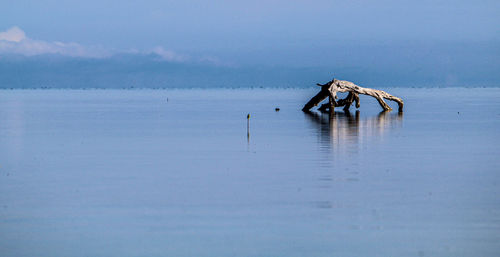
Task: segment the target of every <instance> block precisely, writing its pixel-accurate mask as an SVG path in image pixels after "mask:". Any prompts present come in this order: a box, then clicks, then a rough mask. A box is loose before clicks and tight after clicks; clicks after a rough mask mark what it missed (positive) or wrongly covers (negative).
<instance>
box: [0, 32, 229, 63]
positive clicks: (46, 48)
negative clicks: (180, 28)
mask: <svg viewBox="0 0 500 257" xmlns="http://www.w3.org/2000/svg"><path fill="white" fill-rule="evenodd" d="M1 54H20V55H24V56H35V55H42V54H57V55H62V56H68V57H82V58H106V57H111V56H113V55H115V54H136V55H147V54H155V55H157V56H158V57H159V60H161V61H167V62H176V63H205V64H209V65H215V66H228V65H229V64H228V63H225V62H223V61H221V60H219V59H218V58H216V57H212V56H202V57H193V56H188V55H185V54H179V53H177V52H175V51H172V50H169V49H165V48H163V47H161V46H157V47H155V48H153V49H151V50H144V51H138V50H131V51H130V50H129V51H117V50H114V49H107V48H104V47H98V46H84V45H81V44H78V43H74V42H69V43H67V42H59V41H52V42H49V41H44V40H38V39H32V38H29V37H27V36H26V33H25V32H24V31H23V30H22V29H20V28H19V27H12V28H9V29H7V30H6V31H2V32H0V55H1Z"/></svg>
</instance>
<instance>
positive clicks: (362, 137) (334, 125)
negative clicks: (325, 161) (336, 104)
mask: <svg viewBox="0 0 500 257" xmlns="http://www.w3.org/2000/svg"><path fill="white" fill-rule="evenodd" d="M305 115H306V117H307V119H308V120H309V121H310V124H312V125H313V128H315V130H314V132H313V133H314V134H317V135H318V137H319V140H320V147H321V148H326V149H333V150H335V151H336V152H337V151H341V150H342V149H344V150H349V151H353V150H354V151H356V150H357V147H353V146H359V145H360V144H362V143H364V142H366V141H368V140H378V139H382V138H383V135H384V134H385V133H387V132H388V131H390V130H391V129H393V128H397V127H400V126H401V124H402V121H403V113H390V112H387V111H383V112H380V113H379V114H378V115H376V116H372V117H363V118H361V117H360V116H361V115H360V112H359V111H356V113H354V114H352V113H351V112H349V111H346V112H334V113H316V112H305ZM345 146H349V148H347V147H345Z"/></svg>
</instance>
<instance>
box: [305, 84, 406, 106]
mask: <svg viewBox="0 0 500 257" xmlns="http://www.w3.org/2000/svg"><path fill="white" fill-rule="evenodd" d="M317 85H318V86H320V87H321V90H320V91H319V93H318V94H316V95H315V96H314V97H313V98H311V100H309V102H307V103H306V104H305V105H304V108H302V110H303V111H309V110H310V109H311V108H313V107H314V106H317V105H318V104H319V103H321V101H323V100H324V99H325V98H327V97H328V99H329V103H326V104H323V105H321V107H320V108H319V110H322V111H326V110H327V109H329V110H330V111H331V112H332V111H333V109H334V108H335V107H342V106H343V107H344V110H349V107H350V106H351V104H352V103H353V102H355V103H356V108H359V106H360V104H359V94H362V95H369V96H372V97H375V99H377V101H378V103H379V104H380V106H381V107H382V108H383V109H384V111H390V110H392V108H391V107H390V106H389V105H388V104H387V103H386V102H385V101H384V98H385V99H387V100H391V101H395V102H397V103H398V106H399V108H398V109H399V111H400V112H402V111H403V105H404V103H403V100H402V99H401V98H398V97H395V96H393V95H390V94H388V93H386V92H384V91H382V90H377V89H371V88H364V87H360V86H358V85H356V84H354V83H352V82H349V81H345V80H337V79H333V80H332V81H330V82H328V83H326V84H317ZM337 92H341V93H344V92H349V94H348V95H347V97H346V98H344V99H340V100H338V101H336V99H337Z"/></svg>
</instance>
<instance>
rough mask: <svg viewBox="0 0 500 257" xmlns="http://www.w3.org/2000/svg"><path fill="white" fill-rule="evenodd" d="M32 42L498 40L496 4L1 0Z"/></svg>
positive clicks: (209, 46) (248, 48) (273, 45)
mask: <svg viewBox="0 0 500 257" xmlns="http://www.w3.org/2000/svg"><path fill="white" fill-rule="evenodd" d="M0 9H1V10H2V15H0V27H2V29H3V30H5V29H8V28H10V27H12V26H18V27H20V28H21V29H22V30H24V31H25V32H26V34H27V35H28V36H29V37H30V38H33V39H41V40H46V41H61V42H77V43H79V44H83V45H93V46H103V47H106V48H115V49H138V50H143V49H150V48H154V47H157V46H162V47H164V48H165V49H170V50H173V51H179V52H186V53H196V54H205V53H206V54H211V55H219V54H222V55H226V54H228V53H229V54H230V53H232V52H235V51H236V52H243V53H251V52H253V51H261V50H276V51H332V48H334V47H335V46H336V45H347V44H352V43H356V44H387V43H390V42H392V41H403V42H404V41H413V40H416V41H419V42H423V43H429V42H435V41H458V42H468V41H472V42H477V41H495V42H500V18H499V17H500V15H498V13H499V11H500V1H496V0H493V1H482V0H475V1H460V0H455V1H451V0H450V1H440V0H432V1H427V0H423V1H401V0H379V1H356V0H354V1H353V0H350V1H293V0H292V1H290V0H286V1H285V0H277V1H273V0H267V1H260V0H257V1H165V0H161V1H160V0H152V1H151V0H149V1H144V0H142V1H109V0H86V1H72V0H65V1H55V0H48V1H39V0H15V1H5V0H4V1H1V3H0Z"/></svg>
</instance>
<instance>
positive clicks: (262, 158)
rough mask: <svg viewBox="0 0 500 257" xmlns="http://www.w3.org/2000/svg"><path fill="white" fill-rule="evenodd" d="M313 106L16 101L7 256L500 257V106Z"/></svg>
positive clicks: (425, 91)
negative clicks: (326, 109)
mask: <svg viewBox="0 0 500 257" xmlns="http://www.w3.org/2000/svg"><path fill="white" fill-rule="evenodd" d="M314 90H316V89H315V88H312V89H311V90H295V89H239V90H230V89H210V90H2V91H1V92H0V255H1V256H454V257H455V256H495V255H496V254H498V252H500V243H499V242H500V218H499V217H500V216H499V215H500V198H498V195H499V194H500V187H499V182H500V176H499V171H500V169H499V168H498V167H500V158H499V156H500V137H499V132H498V131H500V101H499V100H500V89H495V88H474V89H467V88H445V89H430V88H420V89H415V88H410V89H408V88H407V89H403V88H391V89H389V90H388V91H389V92H391V93H392V94H394V95H397V96H400V97H402V98H403V99H404V100H405V104H406V105H405V112H404V114H398V113H397V112H388V113H381V112H380V107H379V106H378V104H377V102H376V101H375V100H374V99H371V98H369V97H362V98H361V108H360V110H359V112H356V111H355V108H352V109H351V112H350V113H344V112H341V111H339V112H336V113H335V114H334V115H328V114H321V113H316V112H314V113H310V114H308V113H303V112H301V111H300V109H301V107H302V105H303V103H305V102H306V101H307V100H308V99H309V97H311V96H312V95H314V93H315V92H314ZM276 107H279V108H280V111H279V112H276V111H275V108H276ZM248 113H250V114H251V118H250V131H249V133H248V134H247V119H246V116H247V114H248Z"/></svg>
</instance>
